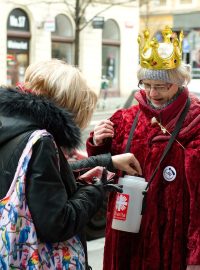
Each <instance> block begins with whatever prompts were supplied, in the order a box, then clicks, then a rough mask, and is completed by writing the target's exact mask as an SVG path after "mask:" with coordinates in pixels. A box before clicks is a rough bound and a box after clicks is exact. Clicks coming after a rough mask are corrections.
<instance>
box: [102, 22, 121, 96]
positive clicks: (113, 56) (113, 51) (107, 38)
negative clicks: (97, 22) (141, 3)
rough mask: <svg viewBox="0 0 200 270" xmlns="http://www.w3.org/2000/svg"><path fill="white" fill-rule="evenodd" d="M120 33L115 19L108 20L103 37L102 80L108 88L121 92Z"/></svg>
mask: <svg viewBox="0 0 200 270" xmlns="http://www.w3.org/2000/svg"><path fill="white" fill-rule="evenodd" d="M119 58H120V33H119V27H118V25H117V24H116V22H115V21H114V20H107V21H106V22H105V25H104V29H103V39H102V81H105V80H107V85H108V89H109V90H111V91H116V92H117V93H119Z"/></svg>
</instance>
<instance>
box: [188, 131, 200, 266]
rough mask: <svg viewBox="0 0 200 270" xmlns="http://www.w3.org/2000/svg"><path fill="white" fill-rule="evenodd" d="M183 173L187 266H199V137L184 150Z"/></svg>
mask: <svg viewBox="0 0 200 270" xmlns="http://www.w3.org/2000/svg"><path fill="white" fill-rule="evenodd" d="M185 173H186V179H187V184H188V190H189V196H190V216H189V229H188V246H187V247H188V256H187V264H188V265H200V136H198V137H197V138H196V139H195V140H193V141H192V142H191V143H190V144H189V145H188V146H187V149H186V150H185Z"/></svg>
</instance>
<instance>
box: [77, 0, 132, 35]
mask: <svg viewBox="0 0 200 270" xmlns="http://www.w3.org/2000/svg"><path fill="white" fill-rule="evenodd" d="M130 2H133V0H128V1H126V2H117V3H113V4H110V5H109V6H107V7H106V8H104V9H103V10H101V11H99V12H97V13H96V14H95V15H94V16H93V17H92V18H91V19H90V20H89V21H87V22H86V23H85V24H84V25H83V26H82V27H80V31H82V30H83V29H84V28H85V27H86V26H87V25H88V24H89V23H90V22H92V21H93V19H94V18H95V17H96V16H98V15H100V14H102V13H103V12H105V11H106V10H108V9H110V8H112V7H113V6H118V5H123V4H127V3H130Z"/></svg>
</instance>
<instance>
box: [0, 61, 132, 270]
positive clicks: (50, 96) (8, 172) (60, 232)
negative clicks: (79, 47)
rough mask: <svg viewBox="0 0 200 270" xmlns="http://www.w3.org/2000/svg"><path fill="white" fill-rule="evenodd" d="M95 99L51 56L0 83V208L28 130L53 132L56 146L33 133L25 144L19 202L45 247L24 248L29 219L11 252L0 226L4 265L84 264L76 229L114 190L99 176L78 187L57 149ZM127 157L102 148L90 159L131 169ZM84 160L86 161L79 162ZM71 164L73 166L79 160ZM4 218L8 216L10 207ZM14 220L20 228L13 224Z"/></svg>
mask: <svg viewBox="0 0 200 270" xmlns="http://www.w3.org/2000/svg"><path fill="white" fill-rule="evenodd" d="M96 102H97V97H96V94H95V92H94V91H93V90H92V89H91V88H90V87H89V86H88V84H87V82H86V80H85V78H84V77H83V75H82V74H81V72H80V71H79V70H78V69H77V68H75V67H73V66H71V65H68V64H67V63H65V62H63V61H60V60H55V59H53V60H50V61H42V62H39V63H35V64H32V65H30V66H29V67H28V68H27V70H26V72H25V83H24V84H23V85H22V84H19V85H18V87H17V89H11V88H6V87H1V88H0V123H1V136H0V164H1V172H0V199H1V203H0V209H1V210H2V209H3V208H5V205H4V204H3V203H4V201H5V200H4V201H3V200H2V199H3V198H5V196H6V194H7V192H8V190H9V188H10V186H11V184H12V180H13V177H14V174H15V171H16V168H17V164H18V160H19V158H20V155H21V153H22V151H23V149H24V147H25V145H26V143H27V141H28V139H29V137H30V135H31V134H32V133H33V132H34V131H36V130H43V129H45V130H47V131H48V132H49V133H50V134H51V135H52V136H53V139H54V140H55V144H56V146H57V148H56V147H55V144H54V142H53V140H52V137H50V136H43V137H41V138H40V139H39V140H38V141H37V142H36V143H35V144H34V146H33V153H32V156H31V159H30V163H29V165H28V171H27V174H26V188H25V195H26V201H27V205H28V207H29V209H30V215H31V217H32V220H33V223H34V225H35V228H36V233H37V237H38V239H39V241H40V243H41V244H42V243H43V242H45V243H47V244H46V248H47V249H48V252H47V253H45V251H44V250H43V249H41V246H39V247H38V249H36V250H35V253H34V254H33V256H31V257H30V254H29V251H28V250H31V247H32V246H31V245H32V244H31V243H29V242H27V243H26V240H27V238H28V235H29V232H30V228H29V221H27V226H26V232H25V231H24V235H23V241H22V238H20V236H19V238H20V239H19V240H20V246H21V249H20V251H19V252H20V255H19V256H18V255H17V254H18V253H16V252H17V249H16V248H17V247H16V245H15V244H16V243H11V242H10V239H9V237H8V231H6V229H5V227H2V228H1V230H0V231H1V235H0V242H1V244H2V246H4V247H5V248H6V250H7V255H5V256H9V260H8V261H9V263H10V264H9V267H10V268H9V269H11V267H14V266H16V263H17V262H18V261H19V264H20V266H19V265H18V268H19V267H20V269H28V267H33V266H34V267H38V268H37V269H39V268H40V267H44V268H45V269H55V268H56V267H58V264H56V260H59V265H60V266H59V267H60V268H56V269H87V268H88V267H89V266H88V265H87V251H86V242H85V239H84V236H83V234H82V231H83V229H84V227H85V225H86V224H87V223H88V221H89V220H90V218H91V217H92V216H93V215H94V214H95V213H96V212H97V210H98V209H99V208H100V206H101V205H102V202H103V200H104V197H105V192H106V190H107V188H108V187H109V188H111V190H115V188H117V190H120V189H119V187H118V186H117V185H112V184H111V185H109V184H108V183H103V182H102V181H101V180H100V181H97V182H96V183H94V184H93V185H79V186H78V185H77V183H76V180H75V178H74V174H73V172H72V169H73V168H74V167H76V169H77V166H76V165H74V166H73V164H72V165H71V167H72V168H71V167H70V165H69V163H68V162H67V160H66V158H65V155H64V153H63V150H64V151H65V152H67V153H70V151H73V149H75V148H77V147H79V145H80V128H81V129H83V128H84V127H86V126H87V124H88V123H89V121H90V118H91V116H92V112H93V110H94V108H95V105H96ZM57 157H59V159H58V160H57ZM133 159H134V156H133V155H132V154H127V155H117V156H115V157H111V156H110V154H109V155H101V156H99V157H94V158H92V162H93V164H95V165H101V166H105V167H108V168H110V169H113V168H114V167H115V168H116V169H120V168H123V169H124V170H127V171H128V172H129V173H134V171H132V168H131V166H130V164H131V163H132V162H133ZM89 160H91V159H89ZM58 161H59V162H58ZM84 164H86V165H87V164H88V163H87V162H86V161H84ZM89 164H90V163H89ZM79 165H80V166H81V164H80V162H79ZM104 180H105V179H104ZM20 188H22V187H19V189H18V190H17V192H20ZM18 195H19V194H18ZM21 195H22V194H21ZM12 217H13V218H14V217H16V213H15V212H13V213H12ZM31 217H29V218H31ZM17 226H18V227H19V231H18V234H20V233H21V232H20V223H19V224H17ZM63 241H65V243H66V246H63V249H62V251H61V254H62V256H61V255H60V253H59V249H58V247H59V244H58V245H57V249H56V245H54V246H53V247H52V244H55V243H58V242H63ZM12 244H13V245H14V246H12ZM33 244H35V243H33ZM22 246H23V247H22ZM83 246H84V248H85V249H83ZM43 248H44V246H43ZM74 253H75V254H76V256H75V255H73V254H74ZM1 255H2V250H1ZM1 255H0V265H1V266H2V268H1V269H4V267H5V262H4V260H5V257H1ZM25 255H26V256H25ZM85 260H86V261H85ZM11 264H12V265H11ZM78 267H79V268H78ZM34 269H35V268H34Z"/></svg>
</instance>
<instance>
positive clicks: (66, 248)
mask: <svg viewBox="0 0 200 270" xmlns="http://www.w3.org/2000/svg"><path fill="white" fill-rule="evenodd" d="M43 136H50V137H52V136H51V135H50V134H49V133H48V132H47V131H46V130H36V131H35V132H33V133H32V134H31V136H30V137H29V140H28V142H27V144H26V147H25V148H24V150H23V153H22V155H21V157H20V159H19V162H18V166H17V170H16V172H15V176H14V179H13V181H12V184H11V186H10V189H9V191H8V192H7V195H6V196H5V197H4V198H3V199H2V200H0V269H2V270H10V269H24V270H25V269H26V270H39V269H43V270H47V269H48V270H55V269H56V270H62V269H65V270H67V269H70V270H82V269H85V254H84V249H83V246H82V244H81V241H80V239H79V237H78V236H74V237H72V238H71V239H69V240H67V241H64V242H59V243H43V242H41V241H40V240H39V239H38V237H37V233H36V230H35V226H34V224H33V220H32V217H31V213H30V211H29V207H28V205H27V202H26V196H25V180H26V172H27V168H28V164H29V161H30V159H31V156H32V152H33V145H34V144H35V143H36V142H37V141H38V139H40V138H41V137H43ZM52 140H53V138H52ZM54 144H55V142H54ZM55 147H56V144H55ZM56 149H57V148H56ZM57 152H58V151H57ZM58 163H59V158H58Z"/></svg>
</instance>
